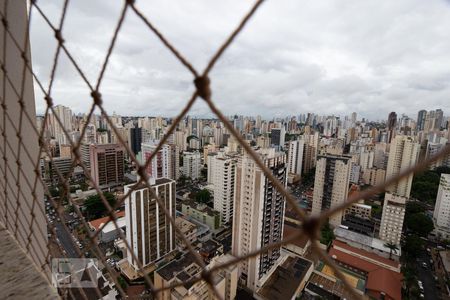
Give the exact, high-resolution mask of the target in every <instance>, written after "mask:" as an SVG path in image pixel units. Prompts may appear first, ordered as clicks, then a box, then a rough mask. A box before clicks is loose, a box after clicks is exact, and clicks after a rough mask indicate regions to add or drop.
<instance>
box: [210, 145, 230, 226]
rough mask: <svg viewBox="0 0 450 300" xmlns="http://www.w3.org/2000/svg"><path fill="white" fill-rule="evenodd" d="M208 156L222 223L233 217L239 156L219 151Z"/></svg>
mask: <svg viewBox="0 0 450 300" xmlns="http://www.w3.org/2000/svg"><path fill="white" fill-rule="evenodd" d="M208 158H209V161H208V178H210V182H211V183H212V184H213V186H214V209H215V210H217V211H218V212H220V215H221V218H222V223H228V222H230V221H231V220H232V218H233V200H234V189H235V182H236V180H235V171H236V164H237V157H236V156H229V155H226V154H225V153H224V152H219V153H217V155H210V156H208Z"/></svg>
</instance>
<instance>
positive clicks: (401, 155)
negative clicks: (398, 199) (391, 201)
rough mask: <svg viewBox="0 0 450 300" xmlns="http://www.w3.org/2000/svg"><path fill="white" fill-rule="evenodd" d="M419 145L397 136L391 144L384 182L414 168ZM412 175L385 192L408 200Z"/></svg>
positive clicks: (404, 137)
mask: <svg viewBox="0 0 450 300" xmlns="http://www.w3.org/2000/svg"><path fill="white" fill-rule="evenodd" d="M419 150H420V144H419V143H416V142H415V141H414V139H413V138H412V137H410V136H404V135H398V136H396V137H395V138H394V139H393V140H392V143H391V147H390V150H389V159H388V164H387V169H386V180H388V179H389V178H392V177H395V176H396V175H398V174H400V173H401V172H402V171H405V170H407V169H408V168H410V167H412V166H414V165H415V164H416V162H417V159H418V156H419ZM413 176H414V175H413V174H410V175H409V176H406V177H404V178H402V179H401V180H399V181H397V182H396V183H393V184H392V185H390V186H388V188H387V190H388V191H389V192H391V193H392V194H395V195H398V196H402V197H406V198H409V196H410V193H411V185H412V180H413Z"/></svg>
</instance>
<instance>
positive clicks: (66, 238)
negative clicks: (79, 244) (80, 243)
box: [55, 222, 79, 257]
mask: <svg viewBox="0 0 450 300" xmlns="http://www.w3.org/2000/svg"><path fill="white" fill-rule="evenodd" d="M55 227H56V236H57V237H58V240H59V243H60V244H61V245H62V247H63V248H64V250H65V251H66V256H67V257H79V255H78V253H77V251H76V249H75V247H76V245H75V244H74V241H73V239H72V236H71V235H70V234H69V233H68V232H67V231H66V230H65V229H64V227H63V225H62V224H61V222H55Z"/></svg>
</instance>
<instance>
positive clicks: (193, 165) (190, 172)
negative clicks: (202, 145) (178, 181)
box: [182, 151, 202, 179]
mask: <svg viewBox="0 0 450 300" xmlns="http://www.w3.org/2000/svg"><path fill="white" fill-rule="evenodd" d="M201 169H202V163H201V155H200V152H198V151H195V152H183V168H182V173H183V175H184V176H186V177H190V178H192V179H197V178H199V177H200V172H201Z"/></svg>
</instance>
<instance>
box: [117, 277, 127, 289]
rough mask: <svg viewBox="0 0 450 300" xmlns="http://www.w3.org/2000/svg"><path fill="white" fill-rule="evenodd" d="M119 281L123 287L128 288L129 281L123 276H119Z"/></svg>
mask: <svg viewBox="0 0 450 300" xmlns="http://www.w3.org/2000/svg"><path fill="white" fill-rule="evenodd" d="M117 282H118V283H119V284H120V287H121V288H122V289H126V288H127V287H128V283H127V281H126V280H125V279H123V277H122V276H117Z"/></svg>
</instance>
